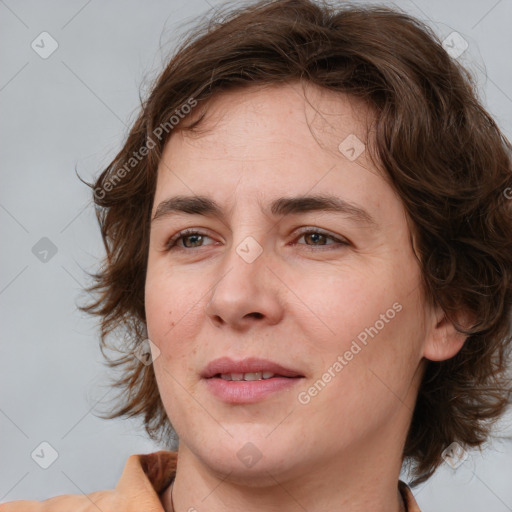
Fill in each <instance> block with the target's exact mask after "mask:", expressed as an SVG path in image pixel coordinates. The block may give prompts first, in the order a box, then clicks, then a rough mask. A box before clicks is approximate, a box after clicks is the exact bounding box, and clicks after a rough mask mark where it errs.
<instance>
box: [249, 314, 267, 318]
mask: <svg viewBox="0 0 512 512" xmlns="http://www.w3.org/2000/svg"><path fill="white" fill-rule="evenodd" d="M247 316H252V317H254V318H263V315H262V314H261V313H249V314H248V315H247Z"/></svg>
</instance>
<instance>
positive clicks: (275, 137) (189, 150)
mask: <svg viewBox="0 0 512 512" xmlns="http://www.w3.org/2000/svg"><path fill="white" fill-rule="evenodd" d="M202 108H203V107H200V106H197V107H196V109H195V110H193V111H192V113H191V114H190V117H188V118H187V119H186V120H185V121H186V126H188V125H191V124H193V123H194V122H195V121H196V120H197V119H198V118H200V117H201V116H202V115H203V114H204V117H203V118H202V120H201V121H200V123H199V125H198V126H197V130H192V131H188V130H186V129H179V130H177V131H176V132H174V133H173V132H172V133H171V137H170V139H169V140H168V142H167V144H166V146H165V148H164V153H163V156H162V160H161V163H160V166H159V171H158V182H157V190H156V196H155V204H157V203H158V202H159V201H161V200H162V199H164V198H166V197H167V196H169V195H170V194H173V195H178V194H186V195H203V196H204V195H209V196H212V197H214V198H215V200H216V202H218V203H219V204H226V205H228V206H233V205H234V203H235V196H236V197H240V195H241V194H243V195H244V197H245V200H247V199H249V200H251V199H254V200H255V201H259V204H261V201H262V196H269V195H270V196H273V197H281V196H283V195H285V194H283V193H286V192H290V194H293V193H297V194H298V193H301V194H305V193H307V192H310V191H312V192H315V193H333V192H334V193H340V194H341V193H342V192H343V194H344V195H346V196H350V197H347V199H357V200H359V201H363V202H365V203H366V202H370V203H375V204H376V203H378V202H382V201H385V200H388V201H389V200H391V199H392V197H391V196H392V195H393V194H392V191H391V190H390V189H389V186H388V185H387V184H386V182H385V180H384V179H383V176H384V173H383V172H382V171H381V170H379V169H377V168H376V166H375V165H374V163H373V160H372V159H371V158H370V155H369V151H370V150H369V143H370V142H371V137H372V123H373V122H374V120H375V117H374V113H373V111H372V110H371V109H370V108H369V107H368V106H367V105H366V104H365V103H364V102H363V101H362V100H359V99H357V98H354V97H351V96H349V95H346V94H342V93H339V92H336V91H331V90H328V89H324V88H320V87H317V86H315V85H312V84H306V86H305V88H303V84H302V83H291V84H284V85H272V86H257V87H255V86H251V87H248V88H244V89H240V90H235V91H229V92H223V93H220V94H218V95H216V96H214V97H213V98H212V99H211V100H209V102H208V103H207V104H206V106H205V107H204V108H203V110H201V109H202ZM351 149H352V150H353V151H352V152H350V150H351ZM354 152H357V154H358V153H359V152H361V153H360V154H359V156H357V154H355V155H354ZM354 156H357V158H354ZM386 187H387V190H386ZM376 188H378V189H379V190H377V191H376ZM376 192H377V196H376ZM390 194H391V195H390ZM385 196H387V199H386V197H385ZM395 200H396V199H395Z"/></svg>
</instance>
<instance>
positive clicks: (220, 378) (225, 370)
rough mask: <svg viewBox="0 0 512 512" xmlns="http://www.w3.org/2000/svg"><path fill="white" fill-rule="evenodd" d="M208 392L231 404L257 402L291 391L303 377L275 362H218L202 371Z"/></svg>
mask: <svg viewBox="0 0 512 512" xmlns="http://www.w3.org/2000/svg"><path fill="white" fill-rule="evenodd" d="M201 377H202V378H203V379H204V382H205V383H206V387H207V389H208V391H209V392H210V393H211V394H212V395H213V396H215V397H216V398H217V399H219V400H221V401H223V402H227V403H231V404H242V403H254V402H258V401H261V400H263V399H264V398H266V397H268V396H269V395H271V394H276V393H278V392H281V391H285V390H289V389H290V387H292V386H294V385H295V384H296V383H298V382H299V381H301V379H303V378H304V375H303V374H302V373H301V372H300V371H298V370H295V369H293V368H286V367H284V366H282V365H280V364H278V363H275V362H273V361H268V360H264V359H256V358H248V359H242V360H238V361H235V360H233V359H231V358H228V357H222V358H220V359H215V360H214V361H212V362H211V363H209V364H208V365H207V366H206V368H205V369H204V370H203V371H202V372H201Z"/></svg>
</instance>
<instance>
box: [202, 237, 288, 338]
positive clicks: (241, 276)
mask: <svg viewBox="0 0 512 512" xmlns="http://www.w3.org/2000/svg"><path fill="white" fill-rule="evenodd" d="M241 245H242V244H241ZM238 249H239V250H238V252H237V247H235V246H234V247H233V248H232V250H231V251H230V252H229V254H227V255H226V257H225V258H224V259H223V261H222V263H220V264H219V273H218V276H219V277H217V279H216V284H214V286H213V288H212V290H211V292H210V293H211V295H210V300H209V302H208V304H207V305H206V307H205V312H206V314H207V315H208V317H209V319H210V320H211V322H212V323H213V325H214V326H215V327H222V326H230V327H232V328H233V329H236V330H237V331H245V330H247V329H249V328H250V327H251V326H253V325H275V324H277V323H278V322H279V321H280V320H281V318H282V317H283V311H284V308H283V300H282V296H281V294H282V287H283V285H282V283H281V282H280V281H279V280H278V279H276V277H275V271H274V272H273V271H272V270H271V269H270V268H269V267H268V266H267V264H268V263H269V258H268V257H267V254H266V253H265V251H263V252H262V253H261V254H260V255H259V256H258V257H257V258H256V259H254V260H253V261H251V258H246V257H245V255H244V254H243V252H241V251H240V246H238ZM242 250H243V249H242Z"/></svg>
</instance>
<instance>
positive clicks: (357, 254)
mask: <svg viewBox="0 0 512 512" xmlns="http://www.w3.org/2000/svg"><path fill="white" fill-rule="evenodd" d="M305 91H306V96H307V100H306V99H305V96H304V91H303V87H302V84H300V83H293V84H286V85H277V86H272V87H266V88H261V87H258V88H256V87H252V88H249V89H244V90H243V91H234V92H233V91H231V92H228V93H224V94H221V95H217V96H215V97H214V98H213V99H212V100H211V101H210V103H209V105H208V109H207V112H208V113H207V116H206V119H205V120H203V123H202V124H201V129H203V128H207V130H206V131H204V132H199V133H197V134H191V133H190V132H186V131H177V132H176V133H173V134H172V135H171V138H170V139H169V141H168V143H167V145H166V147H165V151H164V155H163V158H162V162H161V165H160V168H159V174H158V183H157V188H156V193H155V199H154V205H153V213H154V212H155V211H156V208H157V207H158V205H159V204H160V203H161V202H162V201H164V200H166V199H168V198H170V197H172V196H176V195H187V196H192V195H201V196H203V195H204V196H208V197H210V198H212V199H214V200H215V201H216V202H218V203H219V205H220V206H221V208H222V209H223V212H224V215H225V218H224V219H223V220H219V219H217V218H214V217H211V216H203V215H197V214H174V215H172V216H165V217H161V218H159V219H158V220H155V221H154V222H153V223H152V229H151V236H150V247H149V260H148V268H147V280H146V297H145V299H146V315H147V326H148V336H149V338H150V340H151V341H152V342H153V343H154V344H155V346H156V347H158V349H159V351H160V353H159V355H158V357H156V358H155V361H154V370H155V373H156V377H157V382H158V386H159V390H160V393H161V396H162V400H163V403H164V406H165V408H166V411H167V413H168V415H169V418H170V421H171V423H172V424H173V426H174V427H175V429H176V432H177V433H178V435H179V438H180V446H179V452H178V453H179V455H178V460H179V463H178V470H177V475H176V480H175V484H174V490H173V497H172V500H173V503H174V508H175V510H176V511H177V512H181V511H185V510H189V509H190V508H191V507H194V508H195V509H196V510H198V511H200V510H205V509H206V508H207V509H208V511H209V512H216V511H218V510H219V511H220V510H223V511H225V510H246V511H253V510H258V511H261V510H266V511H278V510H279V511H280V512H286V511H288V510H297V509H298V508H297V507H299V508H300V507H304V509H307V510H308V511H309V512H315V511H320V510H343V511H363V510H372V511H375V512H379V511H398V510H400V506H401V504H400V498H399V496H398V492H397V481H398V478H399V472H400V467H401V451H402V448H403V443H404V441H405V437H406V434H407V429H408V427H409V423H410V419H411V415H412V410H413V407H414V402H415V399H416V395H417V389H418V386H419V383H420V381H421V376H422V371H423V368H424V364H425V359H424V358H430V359H436V360H442V359H446V358H449V357H452V356H453V355H454V354H455V353H456V352H457V351H458V350H459V349H460V348H461V346H462V343H463V342H464V338H463V337H462V336H460V335H459V334H457V333H456V331H455V330H454V328H453V326H452V325H451V324H450V323H449V322H448V321H447V320H446V319H445V317H444V315H443V313H442V311H440V310H438V309H436V308H435V307H431V306H429V305H428V304H426V303H425V301H424V298H423V292H422V289H421V286H420V277H421V274H420V268H419V265H418V260H417V258H416V256H415V254H414V252H413V249H412V244H411V236H410V231H409V226H408V223H407V219H406V215H405V212H404V209H403V206H402V203H401V201H400V199H399V197H398V196H397V195H396V194H395V192H394V191H393V189H392V188H391V186H390V185H389V183H388V182H387V181H386V179H385V177H384V172H383V171H382V170H379V169H377V168H376V167H375V166H374V165H373V164H372V163H371V160H370V159H369V155H368V153H369V146H368V143H369V142H371V139H370V140H369V139H368V137H371V135H372V132H371V130H370V131H369V133H367V125H368V123H369V124H370V126H371V122H372V120H373V116H372V112H371V111H370V110H369V109H368V108H367V107H366V106H365V105H364V104H363V103H361V102H360V101H359V100H356V99H354V98H350V97H348V96H345V95H343V94H340V93H335V92H332V91H328V90H324V89H319V88H317V87H316V86H313V85H310V84H309V85H307V86H306V89H305ZM194 115H197V112H193V113H192V116H194ZM308 124H309V126H308ZM349 135H356V136H357V138H358V139H359V140H360V141H362V142H364V143H365V144H366V151H363V153H362V154H361V155H360V156H359V157H358V158H357V159H356V160H354V161H351V160H350V159H349V158H347V156H346V155H345V154H343V153H342V152H341V151H340V150H339V149H338V146H339V144H340V143H341V142H342V141H344V140H345V139H346V138H347V136H349ZM305 194H308V195H311V194H334V195H336V196H337V197H340V198H343V199H344V200H346V201H349V202H350V203H352V204H355V205H357V206H358V207H360V208H364V210H366V211H367V212H368V214H369V215H371V217H372V218H373V219H374V223H373V224H368V223H362V222H360V221H358V220H357V219H354V218H353V217H352V216H350V215H347V214H340V213H335V212H306V213H301V214H296V215H285V216H280V217H273V216H271V215H270V214H269V213H268V212H265V211H263V210H264V209H266V208H268V205H269V204H270V202H271V201H272V200H274V199H276V198H278V197H282V196H286V197H291V196H296V195H305ZM305 227H314V228H318V229H320V230H321V232H327V234H328V235H329V236H332V237H334V239H331V238H328V237H327V238H324V237H322V236H318V235H313V236H311V235H303V234H302V233H300V232H299V231H300V229H301V228H305ZM186 228H196V229H197V230H198V231H200V232H201V233H203V234H204V237H203V239H199V241H198V239H197V238H196V239H194V238H193V237H189V238H188V239H182V240H181V241H178V245H177V246H176V247H175V248H174V249H172V250H170V251H166V243H167V242H168V240H169V239H170V238H171V237H172V236H173V235H175V234H177V233H178V232H179V231H181V230H183V229H186ZM247 237H252V238H253V239H254V240H256V241H257V242H258V244H259V245H260V246H261V249H262V253H261V254H260V255H259V256H258V257H257V258H256V259H255V260H254V261H253V262H252V263H248V262H247V261H245V260H244V259H243V258H242V257H241V256H240V254H239V253H238V252H237V247H238V246H239V244H240V243H241V242H243V241H244V240H246V238H247ZM337 240H340V241H342V242H345V243H344V244H340V243H337ZM184 244H187V245H188V247H189V248H187V247H186V246H185V245H184ZM393 305H395V306H394V308H395V313H396V314H395V315H393V318H391V319H390V318H389V316H391V314H386V311H388V310H389V309H390V308H391V309H393ZM398 309H400V311H397V310H398ZM256 313H257V314H256ZM382 315H384V316H385V317H386V318H385V319H387V321H384V320H383V317H382ZM379 320H380V322H379V323H378V324H377V321H379ZM382 323H383V324H384V327H383V328H379V327H380V325H381V324H382ZM371 326H374V327H375V326H377V330H378V333H377V334H376V335H374V336H373V337H368V341H367V344H366V345H362V344H361V343H359V346H360V347H361V350H360V351H358V352H357V353H356V354H355V355H354V356H353V358H351V360H349V361H348V360H347V358H344V359H343V360H344V361H345V363H346V364H345V363H344V364H343V368H342V370H341V371H336V370H334V369H333V364H334V363H335V362H336V361H339V359H338V357H339V356H342V357H343V355H344V354H345V353H346V351H347V350H349V349H350V348H351V346H353V345H351V344H352V342H353V340H356V339H357V336H358V335H360V334H361V333H362V332H363V331H365V329H367V328H370V327H371ZM356 350H357V349H355V351H356ZM221 356H230V357H232V358H234V359H241V358H244V357H251V356H252V357H259V358H265V359H269V360H271V361H275V362H277V363H279V364H281V365H282V366H285V367H289V368H293V369H295V370H298V371H300V373H301V374H302V375H303V376H304V378H303V379H301V380H298V381H296V383H295V384H294V385H293V387H291V388H288V389H287V390H284V391H280V392H278V393H275V394H273V395H271V396H269V397H266V398H265V399H263V400H261V401H259V402H256V403H251V404H228V403H225V402H223V401H221V400H219V399H218V398H216V397H214V396H213V395H212V394H211V393H210V392H209V391H208V388H207V386H206V383H205V381H204V380H203V379H201V377H200V375H199V374H200V372H201V371H202V370H203V369H204V367H205V366H206V364H207V363H209V362H210V361H212V360H213V359H216V358H218V357H221ZM329 368H331V371H330V375H331V379H330V380H329V382H327V383H326V385H325V386H324V387H323V388H322V389H321V390H320V391H319V392H317V394H316V395H314V396H312V397H310V398H311V399H310V401H309V402H308V403H301V402H300V401H299V399H298V395H299V393H301V392H304V391H306V392H307V390H308V389H309V388H310V387H311V386H313V385H314V383H315V382H316V381H318V379H322V375H324V374H325V373H326V372H328V369H329ZM338 368H339V367H338ZM325 380H327V378H326V377H324V381H325ZM302 396H304V395H302ZM248 442H250V443H252V445H254V447H255V448H256V449H254V448H251V449H252V450H254V452H255V453H258V454H259V455H261V458H260V459H259V460H258V462H257V463H255V464H254V465H252V466H251V467H248V466H247V465H246V464H244V463H243V462H242V461H241V460H240V458H239V457H238V456H237V453H238V452H239V450H240V449H242V448H243V447H244V446H245V445H246V443H248ZM170 502H171V496H170V492H166V493H165V495H164V497H163V503H164V506H165V508H166V509H168V508H169V506H170Z"/></svg>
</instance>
